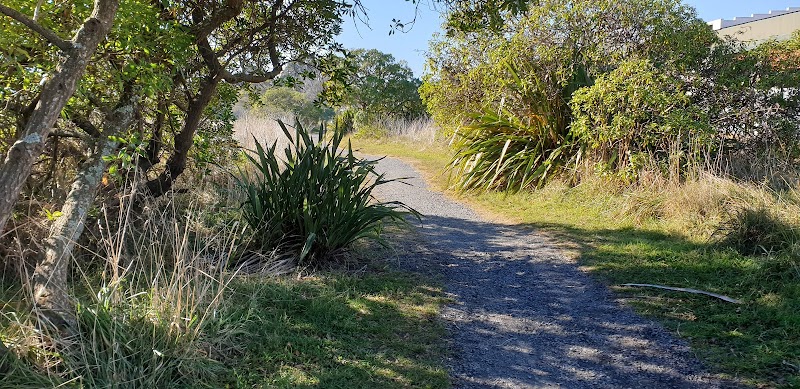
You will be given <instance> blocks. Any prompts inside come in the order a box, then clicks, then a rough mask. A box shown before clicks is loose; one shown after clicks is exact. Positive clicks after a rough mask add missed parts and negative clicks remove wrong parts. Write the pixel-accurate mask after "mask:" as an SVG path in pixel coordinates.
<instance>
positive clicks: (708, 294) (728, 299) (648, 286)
mask: <svg viewBox="0 0 800 389" xmlns="http://www.w3.org/2000/svg"><path fill="white" fill-rule="evenodd" d="M622 286H638V287H641V288H656V289H666V290H674V291H677V292H686V293H694V294H704V295H706V296H711V297H716V298H718V299H720V300H722V301H727V302H729V303H734V304H742V301H741V300H737V299H734V298H730V297H728V296H723V295H721V294H716V293H711V292H706V291H704V290H698V289H688V288H676V287H673V286H664V285H653V284H622Z"/></svg>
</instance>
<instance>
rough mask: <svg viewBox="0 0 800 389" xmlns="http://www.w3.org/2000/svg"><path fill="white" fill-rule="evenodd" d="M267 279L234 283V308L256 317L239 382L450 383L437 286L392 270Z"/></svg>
mask: <svg viewBox="0 0 800 389" xmlns="http://www.w3.org/2000/svg"><path fill="white" fill-rule="evenodd" d="M264 282H265V281H264V280H260V281H259V282H258V283H250V282H245V283H239V284H236V285H234V286H233V289H234V292H235V293H236V294H237V295H238V298H237V302H238V303H237V304H236V305H235V306H231V307H229V309H234V310H240V312H239V314H238V315H251V316H255V317H256V318H257V320H251V321H250V323H251V324H252V325H250V326H248V327H247V328H246V329H245V330H244V331H243V333H246V334H248V335H247V336H246V337H245V338H244V339H242V340H241V341H242V344H244V345H246V347H248V352H247V353H246V354H247V355H248V358H245V359H243V360H242V361H241V363H240V365H239V366H237V367H236V370H237V371H239V372H242V373H241V374H240V377H239V379H238V380H237V381H238V382H237V383H238V386H240V387H252V386H257V387H262V386H263V387H279V388H281V387H283V388H289V387H341V388H377V387H380V388H406V387H430V388H447V387H449V379H448V375H447V372H446V370H445V369H444V367H443V361H444V354H445V349H444V347H445V346H444V345H443V344H442V341H441V339H442V338H443V336H444V328H443V327H442V325H441V323H439V322H438V321H436V320H431V317H432V315H435V313H436V312H437V311H438V309H439V306H440V305H441V304H442V303H443V302H444V301H445V300H444V298H443V297H442V295H441V291H440V289H439V287H438V286H436V285H432V284H430V283H426V282H424V281H423V282H421V281H420V279H419V277H418V276H416V275H413V276H412V275H410V274H405V273H394V272H383V273H380V274H372V273H369V272H368V273H367V274H364V275H359V276H354V275H347V274H341V273H336V272H332V273H325V274H317V275H316V276H315V277H314V279H311V280H305V279H301V280H285V279H284V280H267V281H266V284H265V283H264ZM420 312H425V313H431V314H432V315H427V314H421V313H420ZM233 316H236V314H234V315H233Z"/></svg>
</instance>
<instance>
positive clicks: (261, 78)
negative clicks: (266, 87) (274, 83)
mask: <svg viewBox="0 0 800 389" xmlns="http://www.w3.org/2000/svg"><path fill="white" fill-rule="evenodd" d="M281 71H283V67H282V66H280V65H278V66H277V67H275V68H273V69H272V70H271V71H269V72H267V73H264V74H252V73H244V72H242V73H236V74H233V73H231V72H229V71H227V70H225V69H222V70H221V73H222V79H223V80H225V81H227V82H229V83H231V84H237V83H240V82H247V83H251V84H257V83H261V82H267V81H269V80H272V79H274V78H275V77H277V76H278V75H279V74H281Z"/></svg>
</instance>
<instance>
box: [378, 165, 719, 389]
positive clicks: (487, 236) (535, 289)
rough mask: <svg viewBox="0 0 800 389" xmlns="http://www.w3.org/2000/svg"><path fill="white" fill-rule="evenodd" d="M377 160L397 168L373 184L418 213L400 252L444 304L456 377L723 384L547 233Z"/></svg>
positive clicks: (569, 384) (533, 383)
mask: <svg viewBox="0 0 800 389" xmlns="http://www.w3.org/2000/svg"><path fill="white" fill-rule="evenodd" d="M378 170H379V171H383V172H385V173H386V174H387V177H408V179H407V180H405V181H406V182H407V183H408V184H410V185H406V184H401V183H397V182H395V183H392V184H387V185H384V186H382V187H379V189H380V190H379V191H378V192H377V193H376V194H377V195H378V196H379V197H380V198H382V199H384V200H399V201H402V202H404V203H406V204H408V205H410V206H411V207H413V208H414V209H416V210H417V211H419V212H420V213H422V214H423V215H424V217H423V221H422V224H421V226H420V227H419V228H417V232H416V233H415V234H413V235H414V236H413V237H411V238H407V239H403V240H404V241H405V243H404V244H402V245H401V246H402V248H401V249H400V250H399V254H398V256H399V258H398V259H399V262H400V263H401V264H402V266H405V267H410V268H412V269H413V270H419V271H426V272H434V273H435V274H438V275H439V276H441V278H442V279H443V283H444V286H445V291H446V293H447V294H448V295H449V296H450V297H451V298H452V299H453V303H452V304H450V305H448V306H446V307H444V309H443V311H442V314H441V315H442V318H443V319H444V321H445V322H446V323H447V326H448V328H449V334H450V338H451V339H450V347H451V349H452V350H451V351H452V352H451V356H450V358H449V360H448V368H449V369H450V372H451V377H452V379H453V383H454V387H456V388H556V387H563V388H637V389H640V388H722V387H732V385H730V384H726V383H724V382H721V381H719V380H717V379H715V378H714V377H713V376H711V375H709V374H707V373H706V372H705V371H704V370H703V368H702V366H701V364H700V363H699V362H698V361H697V359H696V358H695V357H694V356H693V355H692V354H691V352H690V350H689V349H688V347H687V345H686V344H685V343H684V342H682V341H680V340H677V339H675V338H673V337H672V336H671V335H670V334H669V333H668V332H667V331H666V330H664V329H663V328H662V327H660V326H659V325H657V324H655V323H653V322H651V321H649V320H647V319H644V318H641V317H639V316H637V315H636V314H634V313H633V311H632V310H631V309H630V308H628V307H626V306H624V305H623V304H621V303H620V302H619V301H617V300H615V297H614V296H613V295H612V294H611V293H610V292H609V291H608V290H607V289H606V288H605V287H604V286H603V285H601V284H599V283H598V282H596V281H593V280H592V279H591V278H590V277H588V276H587V275H586V274H585V273H583V272H581V271H580V270H578V268H577V265H576V264H575V263H574V261H571V260H568V259H567V258H565V257H564V256H563V255H562V253H561V252H560V251H559V250H558V249H557V248H556V247H555V246H554V245H553V244H552V243H551V242H548V239H547V238H545V237H543V236H541V235H537V234H535V233H531V232H529V231H528V232H526V231H522V230H520V229H517V228H514V227H511V226H504V225H499V224H494V223H490V222H487V221H484V220H483V219H481V217H479V216H478V215H477V214H475V213H474V212H472V211H471V210H470V209H469V208H468V207H466V206H465V205H463V204H459V203H457V202H454V201H451V200H449V199H447V198H445V197H444V196H442V195H441V194H440V193H436V192H433V191H431V190H430V189H428V187H427V185H426V184H425V182H424V181H423V180H422V179H421V178H420V176H419V174H418V173H417V172H416V171H415V170H414V169H413V168H411V167H410V166H409V165H407V164H406V163H404V162H402V161H399V160H397V159H391V158H386V159H384V160H382V161H381V162H380V163H379V165H378Z"/></svg>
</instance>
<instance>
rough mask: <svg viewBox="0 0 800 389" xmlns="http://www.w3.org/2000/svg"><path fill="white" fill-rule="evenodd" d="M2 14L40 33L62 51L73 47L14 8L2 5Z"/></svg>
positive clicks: (0, 10) (0, 5)
mask: <svg viewBox="0 0 800 389" xmlns="http://www.w3.org/2000/svg"><path fill="white" fill-rule="evenodd" d="M0 13H3V14H5V15H6V16H8V17H10V18H11V19H14V20H16V21H18V22H20V23H22V24H24V25H25V26H26V27H28V28H29V29H31V30H32V31H33V32H36V33H38V34H39V35H41V36H42V37H43V38H44V39H46V40H47V41H48V42H50V43H52V44H53V45H55V46H56V47H58V48H59V49H61V51H69V50H71V49H72V47H73V46H72V42H70V41H68V40H64V39H62V38H61V37H59V36H58V34H56V33H55V32H53V31H52V30H50V29H47V28H45V27H44V26H42V25H41V24H39V23H38V22H36V21H35V20H33V19H31V18H29V17H27V16H25V15H23V14H22V13H20V12H19V11H17V10H15V9H13V8H10V7H7V6H5V5H2V4H0Z"/></svg>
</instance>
